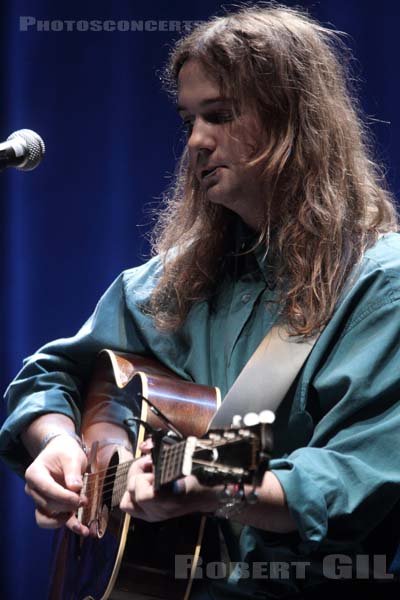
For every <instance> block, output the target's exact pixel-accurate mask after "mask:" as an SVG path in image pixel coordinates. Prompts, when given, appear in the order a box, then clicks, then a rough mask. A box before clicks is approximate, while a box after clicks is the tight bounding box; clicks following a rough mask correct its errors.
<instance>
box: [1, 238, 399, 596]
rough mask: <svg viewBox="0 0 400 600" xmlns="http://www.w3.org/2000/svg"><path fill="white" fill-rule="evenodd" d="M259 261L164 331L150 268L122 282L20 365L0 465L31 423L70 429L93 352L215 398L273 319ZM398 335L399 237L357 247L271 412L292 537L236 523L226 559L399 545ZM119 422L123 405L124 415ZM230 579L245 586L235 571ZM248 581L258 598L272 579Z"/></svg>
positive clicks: (12, 461)
mask: <svg viewBox="0 0 400 600" xmlns="http://www.w3.org/2000/svg"><path fill="white" fill-rule="evenodd" d="M257 260H258V268H256V269H253V270H251V271H250V272H247V273H245V274H242V275H238V277H236V278H231V277H227V278H226V280H225V281H224V284H223V285H222V286H221V287H220V290H219V292H218V294H217V295H216V297H214V298H213V300H212V302H211V301H207V302H201V303H199V304H197V305H195V306H194V307H193V308H192V310H191V311H190V313H189V316H188V318H187V320H186V322H185V324H184V326H183V327H182V328H181V329H180V330H179V331H178V332H176V333H174V334H168V335H167V334H161V333H160V332H158V331H157V330H156V329H155V327H154V325H153V323H152V320H151V318H150V317H149V316H148V315H146V314H145V311H143V309H142V307H143V305H144V304H145V302H146V300H147V299H148V297H149V295H150V293H151V290H152V289H153V287H154V283H155V281H156V280H157V277H158V276H159V273H160V269H161V266H160V261H159V259H158V258H157V257H156V258H154V259H152V260H150V261H149V262H148V263H146V264H145V265H143V266H140V267H138V268H135V269H131V270H128V271H126V272H124V273H122V274H121V275H120V276H119V277H118V278H117V279H116V281H115V282H114V283H113V284H112V285H111V287H110V288H109V289H108V290H107V292H106V293H105V294H104V296H103V297H102V298H101V299H100V301H99V303H98V305H97V307H96V309H95V312H94V313H93V315H92V317H91V318H90V319H89V320H88V321H87V323H86V324H85V325H84V326H83V327H82V329H81V330H80V331H79V332H78V333H77V334H76V335H75V336H74V337H72V338H68V339H62V340H57V341H55V342H52V343H50V344H47V345H45V346H44V347H43V348H41V349H40V350H39V351H38V352H37V353H36V354H34V355H33V356H31V357H30V358H28V359H27V360H26V361H25V363H24V366H23V368H22V370H21V371H20V373H19V374H18V376H17V377H16V379H15V380H14V381H13V382H12V383H11V385H10V386H9V388H8V391H7V393H6V396H7V400H8V407H9V411H10V416H9V417H8V419H7V420H6V421H5V423H4V425H3V428H2V430H1V433H0V454H1V456H2V457H3V458H4V459H5V460H6V461H7V462H8V463H9V465H10V466H11V467H12V468H13V469H15V470H16V471H18V472H19V473H21V474H22V473H23V471H24V469H25V468H26V466H27V463H28V460H29V458H28V456H27V453H26V451H25V449H24V447H23V445H22V444H21V442H20V439H19V434H20V432H21V431H22V430H23V429H24V428H25V427H26V426H27V424H28V423H29V422H30V421H31V420H32V419H33V418H35V417H37V416H39V415H40V414H43V413H46V412H54V411H55V412H60V413H63V414H66V415H68V416H70V417H72V418H73V419H75V421H76V422H77V425H78V427H79V419H80V406H81V396H80V390H81V389H82V385H83V382H84V381H86V380H87V378H88V376H89V373H90V370H91V367H92V365H93V361H94V358H95V356H96V354H97V353H98V352H99V351H100V350H101V349H102V348H111V349H114V350H118V351H123V352H132V353H138V354H148V355H152V356H154V357H155V358H157V359H158V360H160V361H161V362H163V363H164V364H165V365H166V366H167V367H169V368H170V369H172V370H173V371H175V372H176V373H177V375H179V376H181V377H183V378H185V379H188V380H193V381H196V382H198V383H203V384H206V385H210V386H218V387H219V388H220V389H221V392H222V396H224V395H225V393H226V392H227V390H228V389H229V388H230V386H231V385H232V383H233V382H234V381H235V379H236V377H237V376H238V374H239V373H240V371H241V369H242V368H243V367H244V365H245V364H246V362H247V360H248V359H249V358H250V356H251V355H252V353H253V352H254V350H255V349H256V347H257V346H258V344H259V343H260V341H261V340H262V339H263V338H264V336H265V335H266V333H267V332H268V331H269V329H270V328H271V326H272V325H273V324H274V322H275V320H276V314H277V303H276V297H277V295H276V292H275V291H274V289H273V286H272V285H271V283H270V277H269V272H268V269H267V268H266V267H265V265H264V264H263V262H262V258H260V257H258V259H257ZM399 333H400V236H399V235H397V234H389V235H386V236H384V237H383V238H381V239H380V240H379V241H378V243H377V244H376V245H375V246H374V247H373V248H371V249H369V250H368V251H367V253H366V255H365V257H364V259H363V262H362V264H361V266H360V267H359V268H357V276H356V278H355V280H354V281H352V283H351V285H350V286H349V287H348V289H347V291H346V293H345V294H344V296H343V297H342V299H341V301H340V302H339V304H338V306H337V308H336V311H335V314H334V315H333V317H332V319H331V321H330V322H329V324H328V326H327V327H326V328H325V330H324V331H323V333H322V335H321V336H320V338H319V340H318V341H317V343H316V345H315V347H314V349H313V351H312V353H311V355H310V356H309V358H308V360H307V362H306V364H305V366H304V368H303V369H302V372H301V373H300V376H299V377H298V379H297V382H296V385H295V386H293V387H292V390H291V391H290V393H289V394H288V396H287V398H286V399H285V401H284V402H283V404H282V405H281V407H280V409H279V411H278V415H277V421H276V426H275V440H276V447H275V457H274V459H273V460H272V463H271V468H272V470H273V471H274V473H275V475H276V476H277V477H278V478H279V480H280V482H281V484H282V486H283V488H284V490H285V493H286V497H287V502H288V506H289V509H290V511H291V513H292V515H293V517H294V519H295V521H296V523H297V526H298V533H295V534H287V535H278V534H270V533H268V532H262V531H259V530H255V529H253V528H248V527H246V528H244V529H243V531H242V535H241V545H240V547H238V549H237V554H236V558H240V559H242V560H248V561H253V560H255V561H262V560H264V559H265V557H267V558H266V560H268V561H269V560H274V559H276V560H289V561H290V560H294V559H295V558H298V557H311V559H312V560H314V558H319V557H321V556H323V555H326V554H329V553H332V552H341V553H345V554H346V555H350V554H351V555H352V554H355V553H364V554H365V553H372V554H373V553H375V554H387V555H388V557H389V558H388V560H389V559H390V557H391V556H392V554H393V551H394V549H395V545H396V540H398V539H400V531H399V522H400V518H399V515H400V510H399V508H400V506H399V504H400V466H399V465H400V460H399V440H400V401H399V398H400V388H399V378H400V345H399ZM244 411H246V407H244ZM127 416H129V415H128V414H127V409H126V407H123V406H121V407H120V418H121V419H123V418H126V417H127ZM228 533H229V532H228ZM228 533H227V535H228ZM233 553H234V554H235V549H233ZM285 557H286V558H285ZM312 560H311V561H312ZM312 568H313V567H311V569H312ZM292 579H293V578H292V577H290V581H289V580H286V579H285V578H283V579H281V580H279V581H278V582H275V584H276V585H277V586H278V587H279V590H280V589H283V588H285V589H289V588H290V587H291V586H296V585H297V583H296V582H293V581H292ZM295 579H296V578H295ZM231 583H232V585H233V586H236V587H237V588H238V589H241V586H242V585H243V586H244V588H243V589H246V590H248V589H249V585H250V584H249V581H248V580H243V581H241V578H240V577H237V571H236V572H235V573H234V574H233V576H232V578H231ZM251 585H254V586H255V589H256V588H257V586H258V587H259V588H260V589H261V590H263V589H267V586H268V585H271V582H266V581H265V580H262V579H261V580H259V581H258V580H257V581H253V582H252V584H251ZM299 585H300V586H301V585H303V583H301V582H300V584H299ZM263 586H264V587H263ZM257 589H258V588H257ZM228 597H229V596H228ZM232 597H233V596H232Z"/></svg>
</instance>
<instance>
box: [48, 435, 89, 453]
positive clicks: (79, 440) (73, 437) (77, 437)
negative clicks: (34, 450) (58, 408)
mask: <svg viewBox="0 0 400 600" xmlns="http://www.w3.org/2000/svg"><path fill="white" fill-rule="evenodd" d="M60 436H68V437H70V438H72V439H74V440H75V441H76V442H77V444H79V446H80V447H81V449H82V450H83V451H84V452H85V453H86V446H85V444H84V443H83V441H82V440H81V438H80V437H79V435H78V434H77V433H75V432H74V431H66V430H63V431H57V430H54V431H48V432H47V433H46V435H45V436H44V437H43V438H42V439H41V441H40V445H39V452H42V450H44V449H45V448H46V446H47V445H48V444H49V443H50V442H51V441H52V440H54V438H56V437H60Z"/></svg>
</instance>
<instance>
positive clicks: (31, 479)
mask: <svg viewBox="0 0 400 600" xmlns="http://www.w3.org/2000/svg"><path fill="white" fill-rule="evenodd" d="M86 465H87V459H86V455H85V453H84V452H83V450H82V448H81V447H80V446H79V444H78V442H77V440H75V439H74V438H73V437H71V436H69V435H65V434H60V435H57V436H56V437H54V438H53V439H51V440H50V441H49V443H48V444H47V445H46V447H45V448H44V449H43V450H42V451H41V452H40V453H39V454H38V455H37V457H36V458H35V460H34V461H33V462H32V464H31V465H30V466H29V467H28V469H27V470H26V473H25V478H26V486H25V491H26V493H27V494H28V495H29V496H31V498H32V499H33V501H34V503H35V506H36V511H35V517H36V522H37V524H38V526H39V527H44V528H46V529H53V528H57V527H62V526H63V525H66V526H67V527H68V528H69V529H71V530H72V531H73V532H74V533H77V534H79V535H83V536H87V535H89V529H88V528H87V527H85V526H84V525H82V524H81V523H79V521H78V519H77V517H76V515H75V513H76V511H77V509H78V508H79V507H80V506H83V505H84V504H85V503H86V498H85V497H81V496H80V491H81V489H82V475H83V473H84V471H85V469H86Z"/></svg>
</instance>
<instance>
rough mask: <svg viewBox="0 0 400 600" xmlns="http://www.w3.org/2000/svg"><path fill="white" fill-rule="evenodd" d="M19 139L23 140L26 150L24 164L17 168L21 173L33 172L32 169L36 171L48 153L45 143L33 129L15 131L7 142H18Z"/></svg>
mask: <svg viewBox="0 0 400 600" xmlns="http://www.w3.org/2000/svg"><path fill="white" fill-rule="evenodd" d="M17 138H19V139H20V140H21V143H22V144H23V145H24V147H25V148H26V150H25V152H24V155H25V160H24V162H23V163H22V164H20V165H18V166H17V167H16V168H17V169H19V170H20V171H32V169H36V167H37V166H38V165H39V163H40V162H41V160H42V158H43V156H44V153H45V151H46V147H45V145H44V141H43V140H42V138H41V137H40V135H39V134H38V133H36V132H35V131H32V130H31V129H19V130H18V131H14V133H12V134H11V135H9V136H8V138H7V140H16V139H17Z"/></svg>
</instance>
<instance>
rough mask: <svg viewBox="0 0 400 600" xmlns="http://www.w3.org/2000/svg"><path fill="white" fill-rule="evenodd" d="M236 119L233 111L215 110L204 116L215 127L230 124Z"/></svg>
mask: <svg viewBox="0 0 400 600" xmlns="http://www.w3.org/2000/svg"><path fill="white" fill-rule="evenodd" d="M234 118H235V116H234V114H233V111H232V110H229V109H224V110H213V111H211V112H209V113H206V114H205V115H204V119H205V120H206V121H208V122H209V123H214V124H215V125H221V124H222V123H229V122H230V121H233V119H234Z"/></svg>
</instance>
